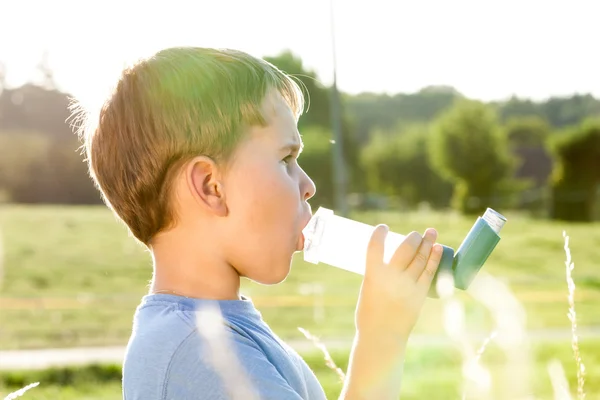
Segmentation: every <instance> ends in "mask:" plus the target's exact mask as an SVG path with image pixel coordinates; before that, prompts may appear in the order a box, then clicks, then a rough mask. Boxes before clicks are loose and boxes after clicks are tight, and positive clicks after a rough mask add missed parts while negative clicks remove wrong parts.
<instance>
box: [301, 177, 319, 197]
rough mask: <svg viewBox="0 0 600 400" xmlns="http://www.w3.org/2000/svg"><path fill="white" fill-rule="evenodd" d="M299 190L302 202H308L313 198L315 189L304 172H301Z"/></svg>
mask: <svg viewBox="0 0 600 400" xmlns="http://www.w3.org/2000/svg"><path fill="white" fill-rule="evenodd" d="M300 190H301V193H302V199H303V200H304V201H308V200H309V199H310V198H311V197H313V196H314V195H315V193H316V191H317V187H316V186H315V183H314V182H313V180H312V179H310V177H309V176H308V174H307V173H306V172H304V170H302V176H301V180H300Z"/></svg>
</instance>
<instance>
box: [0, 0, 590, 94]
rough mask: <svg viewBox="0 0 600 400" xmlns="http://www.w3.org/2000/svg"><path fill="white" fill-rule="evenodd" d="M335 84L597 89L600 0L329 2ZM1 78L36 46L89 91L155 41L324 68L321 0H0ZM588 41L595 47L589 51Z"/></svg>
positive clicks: (20, 76) (27, 69)
mask: <svg viewBox="0 0 600 400" xmlns="http://www.w3.org/2000/svg"><path fill="white" fill-rule="evenodd" d="M331 1H332V2H333V10H334V14H333V15H334V19H333V21H334V25H333V26H334V29H333V32H334V33H335V55H336V61H337V63H336V64H337V77H338V86H339V88H340V90H342V91H344V92H347V93H359V92H364V91H369V92H379V93H383V92H385V93H390V94H393V93H398V92H404V93H412V92H415V91H418V90H419V89H421V88H423V87H425V86H429V85H449V86H453V87H455V88H456V89H457V90H459V91H460V92H462V93H463V94H465V95H466V96H468V97H471V98H478V99H481V100H485V101H489V100H501V99H505V98H507V97H510V96H511V95H517V96H519V97H527V98H532V99H535V100H541V99H544V98H547V97H549V96H564V95H567V96H568V95H572V94H575V93H592V94H594V95H595V96H597V97H600V79H599V76H598V71H600V51H598V50H597V49H598V48H599V47H600V46H599V39H600V33H599V32H598V30H597V16H598V15H599V14H600V0H558V1H557V0H546V1H538V0H501V1H500V0H494V1H490V0H437V1H434V0H418V1H417V0H410V1H409V0H385V1H384V0H368V1H366V0H361V1H358V0H331ZM0 5H1V8H0V18H1V23H0V62H2V63H4V64H5V66H6V71H7V83H8V86H16V85H20V84H22V83H24V82H27V81H31V80H33V81H35V80H36V79H37V75H36V74H37V72H36V65H37V64H38V63H39V62H40V60H41V58H42V55H43V54H44V52H47V55H48V63H49V65H50V66H51V67H52V69H53V70H54V74H55V80H56V82H57V84H58V86H59V88H60V89H62V90H66V91H69V92H70V93H72V94H74V95H75V96H76V97H78V98H79V99H80V100H81V101H83V102H87V101H90V102H92V101H96V100H98V99H99V98H100V97H102V96H103V95H104V94H105V91H106V90H107V88H109V87H110V86H111V85H112V84H114V80H115V79H116V77H117V76H118V73H119V72H120V70H121V68H122V67H123V65H124V64H125V63H127V62H131V61H133V60H135V59H136V58H138V57H142V56H147V55H150V54H151V53H153V52H155V51H158V50H160V49H161V48H164V47H170V46H180V45H184V46H187V45H190V46H206V47H229V48H236V49H240V50H244V51H246V52H248V53H251V54H253V55H256V56H259V57H263V56H270V55H276V54H277V53H279V52H280V51H282V50H285V49H290V50H291V51H293V52H294V53H295V54H296V55H298V56H300V57H301V58H302V59H303V61H304V64H305V66H307V67H308V68H310V69H312V70H314V71H315V72H316V73H317V74H318V77H319V80H320V81H321V82H322V83H323V84H326V85H328V84H330V83H331V82H332V76H333V73H332V71H333V57H332V54H333V51H332V48H333V46H332V40H331V36H332V35H331V33H332V24H331V22H332V19H331V12H330V10H331V9H330V0H302V1H298V0H297V1H289V0H252V1H243V0H218V1H205V0H194V1H192V0H189V1H183V0H168V1H150V0H147V1H144V2H141V1H131V0H121V1H114V0H112V1H111V0H104V1H99V0H86V1H67V0H55V1H52V0H38V1H34V0H0ZM594 49H596V50H594Z"/></svg>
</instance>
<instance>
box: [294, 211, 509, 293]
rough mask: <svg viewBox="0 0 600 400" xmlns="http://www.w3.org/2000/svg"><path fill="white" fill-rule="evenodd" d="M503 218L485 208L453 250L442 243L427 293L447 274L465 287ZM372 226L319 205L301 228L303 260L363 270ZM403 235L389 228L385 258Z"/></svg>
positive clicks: (493, 243)
mask: <svg viewBox="0 0 600 400" xmlns="http://www.w3.org/2000/svg"><path fill="white" fill-rule="evenodd" d="M505 223H506V218H505V217H504V216H502V215H501V214H499V213H498V212H496V211H494V210H492V209H491V208H488V209H487V210H486V212H485V213H484V214H483V216H481V217H478V218H477V220H476V221H475V223H474V224H473V226H472V227H471V230H470V231H469V232H468V233H467V235H466V237H465V238H464V240H463V242H462V243H461V245H460V246H459V248H458V249H457V250H456V251H455V250H454V249H453V248H451V247H449V246H444V245H442V246H443V254H442V260H441V262H440V265H439V267H438V270H437V272H436V275H435V276H434V280H433V283H432V285H431V289H430V291H429V294H428V295H429V297H432V298H437V297H439V295H438V288H437V286H438V285H437V282H438V279H439V278H440V277H441V276H443V275H450V276H452V277H453V280H454V287H456V288H457V289H461V290H467V289H468V288H469V285H470V284H471V282H472V281H473V279H474V278H475V276H476V275H477V273H478V272H479V270H480V269H481V267H482V266H483V264H484V263H485V262H486V260H487V259H488V257H489V256H490V254H491V253H492V251H494V249H495V248H496V245H497V244H498V242H499V241H500V236H499V233H500V230H501V229H502V227H503V226H504V224H505ZM374 228H375V227H374V226H371V225H368V224H364V223H361V222H358V221H354V220H351V219H348V218H343V217H340V216H337V215H335V214H334V212H333V211H332V210H329V209H326V208H323V207H321V208H319V209H318V210H317V212H316V213H315V214H314V215H313V217H312V218H311V220H310V222H309V223H308V225H307V226H306V228H305V229H304V231H303V234H304V260H305V261H307V262H310V263H313V264H319V263H323V264H327V265H330V266H333V267H337V268H341V269H344V270H346V271H351V272H354V273H358V274H361V275H362V274H364V272H365V261H366V258H367V247H368V243H369V240H370V238H371V234H372V233H373V229H374ZM404 238H405V236H404V235H400V234H398V233H395V232H389V233H388V235H387V237H386V241H385V247H384V257H383V258H384V262H389V261H390V259H391V257H392V255H393V254H394V252H395V250H396V249H397V248H398V246H399V245H400V244H401V243H402V241H403V240H404Z"/></svg>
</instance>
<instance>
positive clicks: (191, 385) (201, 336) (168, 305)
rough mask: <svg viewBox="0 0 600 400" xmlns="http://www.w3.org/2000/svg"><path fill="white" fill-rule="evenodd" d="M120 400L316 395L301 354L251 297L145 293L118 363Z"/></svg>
mask: <svg viewBox="0 0 600 400" xmlns="http://www.w3.org/2000/svg"><path fill="white" fill-rule="evenodd" d="M123 398H124V400H209V399H210V400H226V399H227V400H229V399H235V400H238V399H244V400H322V399H325V393H324V392H323V389H322V387H321V385H320V384H319V382H318V380H317V378H316V377H315V375H314V373H313V372H312V371H311V370H310V368H309V367H308V365H307V364H306V363H305V362H304V360H303V359H302V358H301V357H300V356H299V355H298V354H297V353H296V352H295V351H294V350H293V349H292V348H291V347H289V346H288V345H286V344H285V343H284V342H283V341H281V340H280V339H279V338H278V337H277V336H276V335H275V334H274V333H273V332H272V331H271V329H270V328H269V327H268V325H267V324H266V323H265V322H264V321H263V319H262V316H261V314H260V312H259V311H258V310H257V309H256V308H255V307H254V304H252V301H251V300H249V299H247V298H243V299H242V300H219V301H216V300H200V299H191V298H185V297H180V296H173V295H168V294H153V295H148V296H145V297H144V298H143V299H142V302H141V304H140V305H139V307H138V308H137V310H136V313H135V317H134V322H133V331H132V335H131V339H130V341H129V344H128V346H127V352H126V355H125V360H124V363H123Z"/></svg>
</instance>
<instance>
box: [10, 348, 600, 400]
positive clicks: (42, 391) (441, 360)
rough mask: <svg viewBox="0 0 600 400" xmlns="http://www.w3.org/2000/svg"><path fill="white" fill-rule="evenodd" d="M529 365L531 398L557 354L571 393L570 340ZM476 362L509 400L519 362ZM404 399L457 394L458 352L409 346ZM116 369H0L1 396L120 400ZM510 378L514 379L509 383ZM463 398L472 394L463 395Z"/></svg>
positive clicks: (339, 355) (597, 365)
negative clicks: (32, 384) (19, 392)
mask: <svg viewBox="0 0 600 400" xmlns="http://www.w3.org/2000/svg"><path fill="white" fill-rule="evenodd" d="M581 350H582V352H583V354H584V362H585V363H586V366H587V367H588V373H587V379H586V385H585V389H586V393H587V396H586V399H588V400H593V399H600V379H598V377H600V341H598V340H594V341H583V342H582V343H581ZM332 357H333V359H334V360H335V362H336V364H337V365H338V366H339V367H341V368H342V369H343V370H346V367H347V360H348V354H347V353H346V352H333V353H332ZM304 358H305V360H306V361H307V362H308V364H309V365H310V367H311V368H312V369H313V371H315V373H316V375H317V377H318V378H319V381H320V382H321V384H322V385H323V387H324V389H325V391H326V394H327V397H328V398H329V399H336V398H337V397H338V396H339V393H340V391H341V388H342V384H341V381H340V380H339V378H338V376H337V375H336V374H335V373H334V372H333V371H331V370H330V369H328V368H327V367H326V366H325V363H324V361H323V356H322V354H321V353H318V352H311V353H307V354H304ZM533 358H534V362H533V370H532V371H530V372H532V373H531V377H532V380H531V384H530V393H532V394H533V395H534V396H535V398H536V399H552V398H553V396H552V385H551V383H550V378H549V375H548V372H547V364H548V362H549V361H550V360H552V359H558V360H560V361H561V363H562V364H563V367H564V369H565V371H566V374H567V379H568V381H569V385H570V388H571V392H572V393H573V394H574V393H575V388H576V382H577V380H576V379H577V378H576V376H575V368H574V362H573V361H572V354H571V350H570V344H569V343H568V342H563V343H554V344H543V345H542V344H538V345H535V346H534V347H533ZM481 364H482V365H484V366H485V367H487V368H489V370H490V372H491V374H492V386H491V387H492V389H491V392H492V393H493V398H495V399H510V398H512V397H511V394H510V393H509V392H508V389H509V387H510V386H511V385H510V383H511V380H510V379H511V375H509V374H508V373H509V372H512V373H515V372H516V373H519V372H520V371H519V370H518V368H519V366H514V365H510V364H509V363H508V362H507V358H506V356H505V355H504V354H503V353H502V352H501V351H500V350H499V348H498V347H497V346H495V345H494V344H493V343H492V344H490V346H489V347H488V349H487V351H486V352H485V353H484V354H483V357H482V359H481ZM404 371H405V372H404V383H403V386H402V398H403V399H419V400H420V399H424V398H426V399H440V400H442V399H443V400H447V399H460V398H461V394H462V382H463V381H462V375H461V356H460V353H459V352H458V351H457V350H456V349H455V348H453V347H450V346H435V347H433V346H429V347H413V348H409V349H408V352H407V357H406V364H405V368H404ZM120 379H121V374H120V370H119V367H118V366H88V367H70V368H60V369H50V370H44V371H30V372H4V373H0V397H2V395H3V394H5V393H8V392H9V391H13V390H16V389H18V388H21V387H23V386H25V385H27V384H28V383H30V382H40V385H39V386H38V387H36V388H33V389H31V391H30V392H28V393H27V394H26V395H25V396H24V397H23V399H24V400H26V399H39V400H45V399H48V400H49V399H57V398H60V399H62V400H71V399H73V400H75V399H77V400H80V399H88V400H100V399H102V400H117V399H121V385H120ZM513 383H514V382H513ZM468 398H473V397H472V396H471V397H468Z"/></svg>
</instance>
